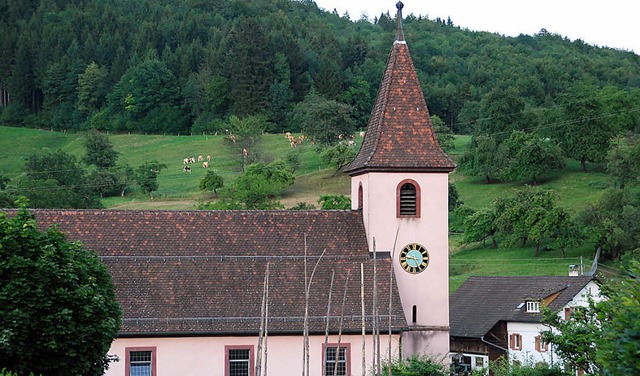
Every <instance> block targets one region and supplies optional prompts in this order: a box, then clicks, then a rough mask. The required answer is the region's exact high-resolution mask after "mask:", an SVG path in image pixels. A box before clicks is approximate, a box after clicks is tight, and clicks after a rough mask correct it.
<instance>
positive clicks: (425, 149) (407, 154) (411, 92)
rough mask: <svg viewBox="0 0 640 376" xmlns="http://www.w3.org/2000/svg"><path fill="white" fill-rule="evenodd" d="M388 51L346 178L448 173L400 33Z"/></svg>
mask: <svg viewBox="0 0 640 376" xmlns="http://www.w3.org/2000/svg"><path fill="white" fill-rule="evenodd" d="M396 7H397V8H398V30H397V35H396V41H395V42H394V43H393V46H392V47H391V53H390V54H389V59H388V60H387V68H386V69H385V72H384V75H383V77H382V81H381V82H380V88H379V90H378V95H377V97H376V101H375V103H374V106H373V110H372V111H371V116H370V117H369V124H368V125H367V133H366V135H365V136H364V140H363V141H362V146H361V147H360V150H359V151H358V154H357V155H356V157H355V158H354V159H353V160H352V161H351V163H349V164H348V165H347V166H345V168H344V171H345V172H346V173H347V174H349V175H350V176H356V175H360V174H365V173H369V172H420V173H422V172H451V171H453V169H454V168H455V167H456V165H455V163H454V162H453V160H451V159H450V158H449V156H447V154H446V153H445V152H444V151H443V150H442V148H440V145H439V144H438V139H437V138H436V134H435V131H434V130H433V126H432V124H431V116H430V115H429V110H428V109H427V103H426V101H425V99H424V94H423V92H422V88H421V86H420V82H419V81H418V75H417V73H416V70H415V67H414V66H413V60H411V55H410V54H409V48H408V47H407V43H406V42H405V40H404V35H403V32H402V8H403V7H404V4H402V2H401V1H398V3H397V4H396Z"/></svg>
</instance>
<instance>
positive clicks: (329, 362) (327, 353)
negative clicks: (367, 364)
mask: <svg viewBox="0 0 640 376" xmlns="http://www.w3.org/2000/svg"><path fill="white" fill-rule="evenodd" d="M323 350H324V374H325V375H326V376H346V375H351V344H349V343H341V344H340V347H338V344H337V343H330V344H328V345H327V346H326V347H324V345H323Z"/></svg>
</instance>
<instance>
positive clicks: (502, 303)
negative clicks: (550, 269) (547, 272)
mask: <svg viewBox="0 0 640 376" xmlns="http://www.w3.org/2000/svg"><path fill="white" fill-rule="evenodd" d="M591 280H593V278H592V277H548V276H543V277H540V276H527V277H469V278H468V279H467V280H466V281H465V282H464V283H463V284H462V286H460V287H459V288H458V289H457V290H456V291H455V292H454V293H453V294H452V295H451V296H450V298H449V319H450V326H451V332H450V333H451V336H452V337H469V338H481V337H482V336H484V335H485V334H487V333H488V332H489V331H490V330H491V328H493V326H494V325H495V324H497V323H498V322H499V321H511V322H540V320H541V317H542V316H541V315H540V314H536V313H528V312H526V311H525V307H526V306H520V305H521V304H522V303H524V302H525V301H526V300H540V301H542V302H543V304H544V303H547V304H548V307H549V309H551V310H552V311H556V310H560V309H561V308H562V307H564V306H565V305H566V304H567V303H569V302H570V301H571V299H573V297H574V296H576V295H577V294H578V293H579V292H580V290H582V289H583V288H584V287H585V286H586V285H587V283H589V282H590V281H591ZM518 306H520V309H518Z"/></svg>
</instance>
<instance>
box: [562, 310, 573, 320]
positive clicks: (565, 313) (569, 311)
mask: <svg viewBox="0 0 640 376" xmlns="http://www.w3.org/2000/svg"><path fill="white" fill-rule="evenodd" d="M572 313H573V307H566V308H565V309H564V319H565V320H569V319H570V318H571V314H572Z"/></svg>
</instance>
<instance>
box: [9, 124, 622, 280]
mask: <svg viewBox="0 0 640 376" xmlns="http://www.w3.org/2000/svg"><path fill="white" fill-rule="evenodd" d="M109 138H110V139H111V141H112V142H113V144H114V148H115V150H116V151H118V152H119V153H120V157H119V164H124V163H126V164H129V165H131V166H133V167H135V166H138V165H141V164H142V163H144V162H146V161H150V160H157V161H159V162H161V163H165V164H166V165H167V169H166V170H164V171H162V173H161V174H160V176H159V178H158V182H159V185H160V188H159V190H158V192H157V193H156V199H154V200H153V201H151V200H149V198H148V197H147V196H145V195H142V194H139V193H131V194H128V195H127V196H126V197H109V198H106V199H104V200H103V204H104V205H105V207H107V208H118V209H131V210H134V209H148V210H192V209H195V208H196V205H197V203H198V202H201V201H207V200H210V199H211V197H210V196H207V195H206V194H204V193H202V192H201V191H199V190H198V184H199V182H200V179H201V178H202V177H203V176H204V174H205V172H206V170H205V169H204V168H202V166H201V165H200V164H195V165H192V173H191V174H188V173H185V172H183V171H182V167H183V164H182V161H183V159H184V158H185V157H190V156H194V157H197V156H198V155H203V156H206V155H211V157H212V161H211V163H210V168H211V169H214V170H216V172H218V173H219V174H220V175H222V176H223V177H224V179H225V182H229V181H230V180H231V179H233V178H234V177H236V176H238V175H239V174H240V170H239V161H238V160H237V159H234V158H233V157H230V156H229V155H230V153H231V151H230V149H229V147H228V145H227V144H226V143H225V142H224V141H223V138H222V136H201V135H199V136H160V135H153V136H145V135H111V136H109ZM469 143H470V137H468V136H458V137H456V140H455V145H456V148H455V149H454V150H453V151H452V152H451V153H450V155H451V156H452V157H453V158H454V159H459V158H460V156H461V155H462V153H463V152H464V150H465V148H466V147H467V146H468V145H469ZM43 148H48V149H51V150H56V149H62V150H64V151H66V152H68V153H71V154H73V155H75V156H76V157H78V158H81V157H82V155H83V153H84V149H83V146H82V138H81V135H78V134H70V133H58V132H50V131H44V130H36V129H25V128H9V127H0V174H3V175H5V176H8V177H9V178H11V179H14V178H17V177H18V176H20V175H21V174H22V173H23V169H24V168H23V166H24V162H25V160H26V158H27V157H28V156H30V155H32V154H34V153H36V152H38V151H40V150H41V149H43ZM260 150H262V151H261V153H262V155H261V158H262V159H263V160H266V161H270V160H273V159H276V158H284V157H285V156H286V155H287V154H288V153H290V152H296V153H300V161H301V165H300V168H299V169H298V171H296V182H295V184H294V185H293V186H291V187H289V188H287V189H286V190H285V191H284V192H283V196H282V199H281V202H282V203H283V204H284V205H285V207H287V208H289V207H292V206H294V205H296V204H297V203H299V202H306V203H309V204H313V205H315V206H316V207H318V202H317V201H318V198H319V197H320V195H322V194H345V195H348V194H349V192H350V180H349V177H348V176H345V175H344V174H338V175H337V176H333V175H334V174H333V170H332V169H326V168H325V167H324V166H323V165H322V162H321V161H320V158H319V156H318V154H317V153H316V152H315V150H314V148H313V147H312V146H311V145H309V144H303V145H302V146H301V147H299V148H296V149H292V148H291V147H290V145H289V142H288V141H287V140H286V138H285V137H284V136H283V135H265V136H264V139H263V142H262V145H261V149H260ZM589 168H591V169H592V171H588V172H583V171H580V170H579V166H578V163H577V162H570V163H569V164H568V165H567V168H566V169H565V170H563V171H561V172H558V173H555V174H552V175H551V176H550V177H549V179H548V181H546V182H544V184H543V185H542V187H543V188H548V189H553V190H554V191H556V192H558V195H559V197H560V203H561V204H562V205H564V206H565V207H567V208H569V209H570V210H572V211H574V212H575V211H578V210H580V209H581V208H582V207H584V206H585V205H587V204H588V203H592V202H595V201H596V200H597V199H598V197H600V195H601V194H602V192H603V191H604V188H606V187H608V186H609V185H610V179H609V177H608V176H607V175H606V174H604V173H603V172H602V171H601V167H600V166H597V165H596V166H593V165H592V166H589ZM450 178H451V180H452V181H453V182H455V184H456V187H457V189H458V193H459V195H460V197H461V199H462V200H463V201H464V202H465V204H467V205H469V206H471V207H473V208H476V209H478V208H482V207H486V206H488V205H490V204H491V203H492V201H493V200H494V199H495V198H496V197H498V196H500V195H504V194H505V191H508V190H512V189H519V188H522V187H523V186H524V185H523V184H522V183H495V184H485V182H484V179H482V178H478V177H473V176H467V175H465V174H463V173H461V172H460V171H455V172H454V173H452V174H451V175H450ZM450 247H451V251H450V254H451V262H450V290H451V291H453V290H455V289H456V288H457V287H459V286H460V284H462V283H463V282H464V280H465V279H466V278H467V277H469V276H470V275H567V272H568V267H569V265H570V264H579V263H580V257H582V258H583V259H587V260H589V259H590V258H592V257H593V249H591V248H589V247H588V246H585V247H582V248H577V249H573V250H569V251H568V252H567V258H566V259H563V258H562V257H561V255H560V253H559V251H543V252H541V255H540V256H539V257H534V256H533V254H534V249H533V247H529V248H508V249H502V248H499V249H493V248H491V247H489V246H486V247H483V246H482V245H481V244H473V245H465V244H461V242H460V235H457V234H452V235H451V236H450ZM585 262H590V261H585Z"/></svg>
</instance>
